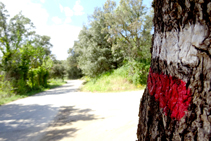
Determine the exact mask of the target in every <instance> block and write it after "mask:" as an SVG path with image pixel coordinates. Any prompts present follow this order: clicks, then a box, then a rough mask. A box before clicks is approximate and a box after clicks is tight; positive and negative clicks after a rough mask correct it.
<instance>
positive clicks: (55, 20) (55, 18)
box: [51, 17, 62, 24]
mask: <svg viewBox="0 0 211 141" xmlns="http://www.w3.org/2000/svg"><path fill="white" fill-rule="evenodd" d="M51 20H52V21H53V22H54V23H55V24H61V23H62V19H60V18H59V17H53V18H52V19H51Z"/></svg>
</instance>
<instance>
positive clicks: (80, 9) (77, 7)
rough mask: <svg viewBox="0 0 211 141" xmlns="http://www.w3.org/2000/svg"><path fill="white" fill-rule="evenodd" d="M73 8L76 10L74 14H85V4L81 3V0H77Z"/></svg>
mask: <svg viewBox="0 0 211 141" xmlns="http://www.w3.org/2000/svg"><path fill="white" fill-rule="evenodd" d="M73 10H74V15H77V16H78V15H83V14H84V12H83V10H84V8H83V6H81V5H80V0H77V1H76V3H75V5H74V7H73Z"/></svg>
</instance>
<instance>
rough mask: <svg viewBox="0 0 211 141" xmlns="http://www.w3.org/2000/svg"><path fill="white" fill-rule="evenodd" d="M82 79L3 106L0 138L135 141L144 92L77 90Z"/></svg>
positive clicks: (17, 140)
mask: <svg viewBox="0 0 211 141" xmlns="http://www.w3.org/2000/svg"><path fill="white" fill-rule="evenodd" d="M81 84H82V81H80V80H73V81H68V83H67V84H65V85H63V86H62V87H59V88H56V89H52V90H49V91H47V92H43V93H40V94H37V95H35V96H32V97H28V98H25V99H21V100H17V101H15V102H12V103H10V104H7V105H4V106H1V107H0V141H40V140H41V141H60V140H64V141H65V140H66V141H135V140H136V129H137V124H138V110H139V109H138V108H139V103H140V99H141V96H142V93H143V91H134V92H121V93H85V92H77V89H78V88H79V86H80V85H81Z"/></svg>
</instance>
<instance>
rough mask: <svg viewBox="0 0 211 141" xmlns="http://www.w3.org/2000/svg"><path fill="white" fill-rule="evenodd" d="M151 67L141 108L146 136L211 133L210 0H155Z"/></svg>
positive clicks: (188, 137) (162, 137)
mask: <svg viewBox="0 0 211 141" xmlns="http://www.w3.org/2000/svg"><path fill="white" fill-rule="evenodd" d="M153 6H154V12H155V15H154V37H153V40H152V41H153V43H152V50H151V53H152V58H151V68H150V72H149V75H148V82H147V87H146V89H145V92H144V94H143V97H142V99H141V104H140V109H139V124H138V130H137V137H138V140H139V141H143V140H147V141H148V140H162V141H165V140H168V141H170V140H177V141H181V140H184V141H189V140H190V141H192V140H203V141H205V140H207V141H208V140H210V139H211V115H210V114H211V91H210V90H211V79H210V78H211V48H210V41H211V32H210V30H211V18H210V17H211V2H210V1H208V0H206V1H204V0H185V1H180V0H154V1H153Z"/></svg>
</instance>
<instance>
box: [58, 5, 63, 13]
mask: <svg viewBox="0 0 211 141" xmlns="http://www.w3.org/2000/svg"><path fill="white" fill-rule="evenodd" d="M59 9H60V11H61V12H63V11H64V8H63V6H62V5H61V4H59Z"/></svg>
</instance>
